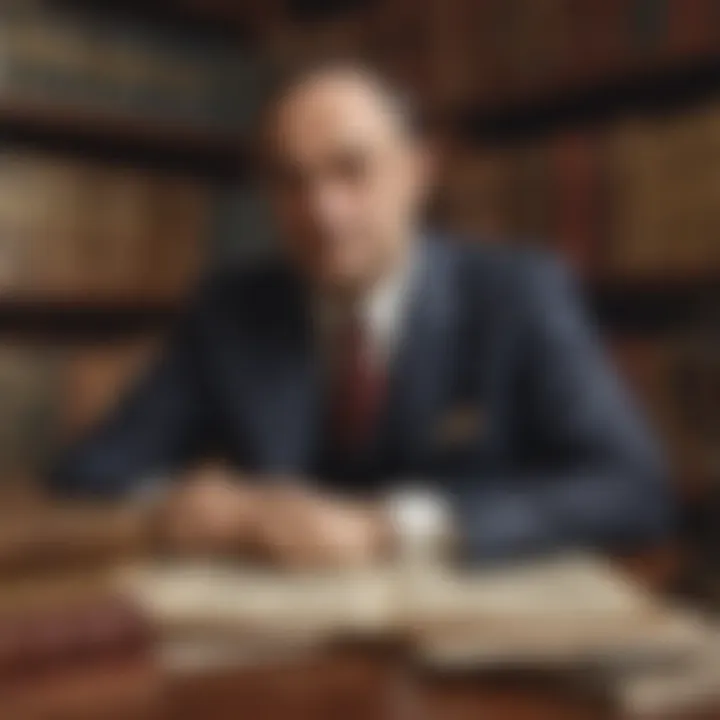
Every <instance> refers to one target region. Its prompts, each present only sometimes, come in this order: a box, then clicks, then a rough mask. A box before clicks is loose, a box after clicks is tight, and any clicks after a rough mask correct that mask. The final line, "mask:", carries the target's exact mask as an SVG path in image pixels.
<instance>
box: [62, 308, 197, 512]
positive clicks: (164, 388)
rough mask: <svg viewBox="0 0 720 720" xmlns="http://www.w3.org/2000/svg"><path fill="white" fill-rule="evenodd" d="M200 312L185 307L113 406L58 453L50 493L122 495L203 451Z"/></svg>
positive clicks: (99, 495) (98, 495) (102, 495)
mask: <svg viewBox="0 0 720 720" xmlns="http://www.w3.org/2000/svg"><path fill="white" fill-rule="evenodd" d="M200 314H201V311H200V308H199V307H197V308H196V309H194V310H192V311H190V312H188V314H187V316H186V317H184V318H183V319H182V321H181V322H180V324H179V326H178V327H177V328H176V330H175V332H174V334H173V336H172V338H171V340H170V341H169V343H168V344H167V346H166V347H165V349H164V351H163V352H162V354H161V356H160V357H159V358H158V360H157V361H156V362H155V364H154V366H153V367H152V368H151V369H150V370H149V372H147V373H146V374H145V376H144V377H142V378H141V379H140V381H139V382H138V383H137V384H136V385H135V387H134V388H133V389H132V390H131V392H130V393H129V394H128V395H127V396H126V397H124V398H123V399H122V400H121V402H120V405H119V406H118V407H117V408H116V409H115V410H114V412H112V413H111V415H110V416H109V417H108V418H107V419H106V420H105V421H104V422H102V423H101V424H100V425H99V426H97V427H96V428H94V429H93V430H92V431H91V432H90V434H89V435H88V436H86V437H85V438H83V439H82V440H81V441H80V442H78V443H77V444H75V445H74V446H72V447H70V448H68V449H67V450H66V451H65V452H64V453H63V454H62V456H61V457H60V459H59V461H58V462H57V463H56V466H55V468H54V470H53V471H52V472H51V474H50V478H49V484H50V489H51V490H52V491H53V492H55V493H57V494H59V495H61V496H67V495H73V496H74V495H82V496H96V497H108V498H111V497H116V496H121V495H123V494H126V493H128V492H132V491H133V490H135V489H137V488H138V486H139V484H140V483H142V482H143V481H146V480H147V479H148V478H150V477H154V476H162V475H163V474H165V473H168V472H171V471H172V470H173V469H175V468H177V467H178V466H179V465H180V464H182V463H183V462H185V461H187V460H188V459H189V457H190V456H191V455H194V454H196V453H198V452H200V451H201V449H202V446H203V444H204V440H205V435H206V433H207V418H205V417H204V412H205V410H206V403H205V402H204V399H203V392H202V380H201V377H200V372H199V368H198V362H197V353H198V350H199V347H198V344H199V338H198V329H199V326H200V321H201V318H200V317H199V316H200Z"/></svg>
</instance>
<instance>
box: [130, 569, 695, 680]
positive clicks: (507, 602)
mask: <svg viewBox="0 0 720 720" xmlns="http://www.w3.org/2000/svg"><path fill="white" fill-rule="evenodd" d="M118 587H119V588H120V590H121V591H123V592H125V593H127V594H128V596H129V597H130V598H131V599H132V600H133V602H135V603H137V605H138V606H139V607H141V608H143V609H144V612H145V613H146V614H147V615H148V617H150V618H151V619H152V620H153V622H154V624H155V625H156V626H157V627H158V628H159V631H160V633H161V636H163V635H166V636H167V637H172V636H173V634H174V633H180V634H182V633H183V632H187V631H188V629H192V630H193V631H195V632H196V633H206V634H207V635H208V636H214V635H215V636H220V635H222V636H224V637H226V638H228V637H230V636H232V635H235V636H236V637H237V638H238V642H242V641H243V640H244V639H252V638H258V637H269V638H276V639H277V638H282V637H288V638H291V639H294V640H297V639H298V638H305V639H306V640H307V641H313V642H315V643H322V642H325V641H326V640H328V639H332V638H338V637H347V636H351V637H358V636H359V637H366V638H367V637H375V638H378V637H385V638H387V637H396V638H405V639H410V640H412V641H413V646H414V647H417V648H419V652H420V655H421V657H422V658H423V659H424V660H425V662H428V663H430V664H438V665H440V664H442V665H444V666H448V667H449V666H451V665H456V664H457V665H460V664H464V663H472V664H473V665H475V666H487V665H497V664H503V665H504V664H508V663H509V664H516V663H519V664H522V663H526V662H534V663H537V662H540V663H544V662H546V661H547V662H558V663H571V662H578V661H581V660H592V661H598V660H600V661H602V660H604V661H606V662H609V663H612V662H617V661H618V660H624V659H627V658H628V657H635V658H637V657H639V656H641V655H644V656H647V654H652V655H653V656H654V657H655V659H657V658H658V657H660V656H664V657H668V656H669V657H678V656H680V657H682V656H684V655H685V654H686V653H689V652H692V650H693V649H694V648H695V647H697V643H698V639H699V635H701V634H702V631H703V628H702V624H701V623H699V622H697V621H696V620H695V619H694V618H688V617H686V616H685V615H684V614H682V613H676V612H674V611H673V610H672V609H671V608H668V607H666V606H664V605H663V604H662V603H661V602H660V601H658V600H656V599H655V598H654V597H652V596H651V595H650V594H649V593H646V592H644V591H643V590H642V589H640V588H639V587H638V586H636V585H635V584H633V583H632V582H630V581H629V580H627V579H626V578H624V577H622V576H620V575H619V574H617V573H616V572H615V571H613V570H612V569H611V568H610V567H609V566H608V565H607V564H605V563H604V562H603V561H599V560H597V559H593V558H591V557H574V558H567V557H566V558H555V559H546V560H544V561H536V562H534V563H528V564H524V565H523V564H521V565H516V566H513V567H511V568H503V569H498V568H496V569H494V570H493V569H486V570H484V571H482V570H477V571H468V570H465V571H460V570H453V569H451V568H448V567H440V566H433V565H427V566H419V565H418V566H414V567H412V568H411V567H403V566H402V564H401V565H399V566H397V567H394V568H390V567H387V568H378V569H374V570H372V569H371V570H367V571H351V572H335V573H324V574H284V573H281V572H277V571H275V572H273V571H263V570H258V569H255V570H253V569H249V568H245V569H241V568H237V567H233V566H228V565H212V564H211V565H207V564H194V565H193V564H190V565H187V564H186V565H182V564H179V565H178V564H175V565H172V564H170V565H164V566H157V565H155V566H153V565H148V566H137V567H131V568H128V569H126V570H124V571H122V572H120V573H119V575H118Z"/></svg>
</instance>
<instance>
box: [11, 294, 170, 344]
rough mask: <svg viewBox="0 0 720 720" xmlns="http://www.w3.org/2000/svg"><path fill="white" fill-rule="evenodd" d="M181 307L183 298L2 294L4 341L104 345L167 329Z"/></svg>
mask: <svg viewBox="0 0 720 720" xmlns="http://www.w3.org/2000/svg"><path fill="white" fill-rule="evenodd" d="M180 311H181V304H180V303H179V302H177V301H172V300H161V299H158V300H154V301H153V300H147V299H143V298H137V297H135V298H133V297H118V298H115V299H113V298H104V299H102V300H100V301H98V300H92V299H88V298H84V299H83V298H77V299H66V300H57V299H45V300H43V299H42V298H34V299H27V298H12V297H0V339H2V338H5V339H7V338H12V339H13V340H19V339H22V340H34V339H38V338H39V339H42V340H44V341H51V342H57V341H62V342H93V343H102V342H104V341H107V340H115V339H117V338H132V337H134V336H145V335H151V334H154V333H157V332H158V331H162V330H163V329H164V328H166V327H167V326H168V325H170V324H171V323H172V321H173V320H174V319H175V318H177V316H178V315H179V314H180Z"/></svg>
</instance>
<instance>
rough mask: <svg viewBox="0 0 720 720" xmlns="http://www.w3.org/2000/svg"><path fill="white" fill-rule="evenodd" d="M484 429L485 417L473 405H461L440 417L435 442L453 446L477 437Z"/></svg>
mask: <svg viewBox="0 0 720 720" xmlns="http://www.w3.org/2000/svg"><path fill="white" fill-rule="evenodd" d="M484 429H485V417H484V415H483V413H482V411H481V410H480V409H479V408H478V407H476V406H474V405H467V406H465V405H463V406H461V407H456V408H453V409H452V410H450V412H448V413H447V414H446V415H444V416H443V417H442V418H440V422H439V423H438V426H437V430H436V434H435V443H436V445H438V446H440V447H454V446H457V445H462V444H464V443H467V442H470V441H472V440H474V439H477V438H478V437H479V436H480V435H482V433H483V431H484Z"/></svg>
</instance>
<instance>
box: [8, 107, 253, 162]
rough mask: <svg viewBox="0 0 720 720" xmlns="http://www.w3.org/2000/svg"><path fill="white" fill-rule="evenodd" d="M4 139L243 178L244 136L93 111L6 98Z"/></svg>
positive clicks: (93, 109) (94, 109)
mask: <svg viewBox="0 0 720 720" xmlns="http://www.w3.org/2000/svg"><path fill="white" fill-rule="evenodd" d="M0 137H4V138H6V139H8V138H9V139H12V140H20V141H26V142H30V143H33V144H42V145H43V146H47V145H50V146H51V147H54V148H56V149H64V150H68V149H70V150H73V151H78V150H79V151H81V152H89V153H90V154H101V155H103V156H108V155H109V156H112V157H115V158H117V159H119V160H131V161H133V162H140V163H148V164H151V165H163V166H169V167H172V168H175V169H179V170H185V171H193V172H199V173H203V174H204V173H209V174H218V175H233V176H236V175H238V174H239V173H240V172H241V171H242V168H243V165H244V160H245V146H244V143H243V141H242V139H241V138H240V137H239V136H235V135H232V134H229V133H228V134H225V133H221V132H218V131H214V130H209V129H203V128H200V127H194V126H191V125H188V124H182V123H173V122H169V121H163V120H155V119H151V118H142V117H139V116H133V115H130V114H122V113H114V112H110V111H106V110H103V109H96V108H91V107H81V106H79V105H78V106H71V105H59V104H54V103H51V102H44V101H39V100H34V99H29V98H17V97H2V96H0Z"/></svg>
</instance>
